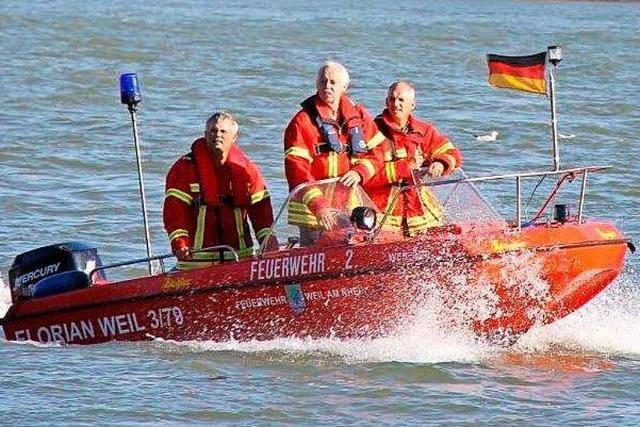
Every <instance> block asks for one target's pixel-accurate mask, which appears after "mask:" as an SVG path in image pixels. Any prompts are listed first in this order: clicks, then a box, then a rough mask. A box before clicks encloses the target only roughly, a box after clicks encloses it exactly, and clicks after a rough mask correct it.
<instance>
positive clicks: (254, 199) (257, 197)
mask: <svg viewBox="0 0 640 427" xmlns="http://www.w3.org/2000/svg"><path fill="white" fill-rule="evenodd" d="M269 196H270V194H269V190H267V189H265V190H262V191H258V192H257V193H253V194H252V195H251V204H252V205H255V204H256V203H258V202H259V201H261V200H264V199H266V198H267V197H269Z"/></svg>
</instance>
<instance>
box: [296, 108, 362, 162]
mask: <svg viewBox="0 0 640 427" xmlns="http://www.w3.org/2000/svg"><path fill="white" fill-rule="evenodd" d="M316 97H317V95H313V96H310V97H309V98H307V99H305V100H304V101H303V102H302V103H301V104H300V105H301V106H302V108H303V109H304V110H305V111H306V112H307V114H309V117H311V118H312V120H314V121H315V122H316V125H317V126H318V128H319V129H320V133H321V134H322V137H323V139H324V144H319V145H317V146H316V154H320V153H323V152H327V151H335V152H336V153H341V152H343V151H347V152H348V153H349V154H362V153H366V152H367V151H368V148H367V143H366V141H365V140H364V132H363V121H362V117H360V115H359V114H357V110H355V109H354V108H349V107H350V106H349V105H347V103H349V102H350V101H349V100H348V98H346V97H344V96H343V97H342V98H341V99H340V112H341V113H342V114H343V116H344V117H343V118H344V124H343V125H345V126H346V127H347V130H348V133H349V140H348V144H347V145H346V146H345V145H343V144H342V142H340V139H339V138H338V134H337V133H336V129H338V130H340V129H341V127H342V126H341V125H340V124H339V123H338V122H336V121H335V120H332V119H329V118H325V117H322V116H321V114H320V112H319V111H318V108H317V107H316ZM343 107H345V108H343Z"/></svg>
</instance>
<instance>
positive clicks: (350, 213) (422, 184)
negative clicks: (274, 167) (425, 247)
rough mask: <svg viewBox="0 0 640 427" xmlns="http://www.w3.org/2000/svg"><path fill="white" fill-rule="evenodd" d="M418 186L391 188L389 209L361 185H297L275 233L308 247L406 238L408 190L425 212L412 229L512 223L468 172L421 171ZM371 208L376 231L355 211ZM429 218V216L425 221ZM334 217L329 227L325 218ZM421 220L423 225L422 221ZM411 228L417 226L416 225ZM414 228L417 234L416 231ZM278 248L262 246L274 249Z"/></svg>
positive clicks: (293, 244) (283, 241)
mask: <svg viewBox="0 0 640 427" xmlns="http://www.w3.org/2000/svg"><path fill="white" fill-rule="evenodd" d="M414 178H415V182H416V183H417V185H415V186H406V187H397V188H395V189H394V190H393V191H392V194H391V197H390V199H389V203H388V205H387V206H386V207H385V209H384V210H382V209H380V208H379V207H377V206H376V205H375V203H373V201H372V200H371V199H370V198H369V196H368V195H367V193H365V191H364V190H363V189H362V188H361V187H359V186H355V187H353V188H349V187H345V186H344V185H342V184H340V183H339V182H338V178H333V179H326V180H322V181H316V182H312V183H306V184H301V185H299V186H298V187H296V188H295V189H294V190H293V191H292V192H291V194H289V197H288V198H287V200H286V202H285V203H284V205H283V207H282V208H281V209H280V212H279V213H278V216H277V217H276V221H275V223H274V225H273V227H272V229H271V235H274V236H276V237H277V238H278V241H279V243H280V245H286V248H293V247H297V246H309V245H313V244H318V243H324V244H330V243H332V242H334V243H344V242H345V239H347V240H348V239H349V238H350V237H353V236H356V235H359V234H360V235H362V234H365V235H366V234H368V233H372V234H376V235H377V234H378V233H379V232H380V231H385V232H391V233H392V234H394V235H396V236H397V238H402V235H403V233H402V232H401V230H402V227H407V224H406V220H405V223H404V224H403V219H402V215H401V214H400V215H398V213H399V212H400V213H401V212H403V211H404V209H403V208H402V206H401V204H402V203H406V197H404V195H405V194H409V193H413V194H411V195H410V197H411V198H412V199H413V200H416V201H418V203H420V204H421V205H422V208H421V209H420V210H421V212H426V214H425V215H423V216H422V217H420V218H418V219H415V217H414V218H411V221H415V223H416V224H417V226H416V227H413V228H412V233H411V235H413V234H417V233H419V232H424V231H426V230H427V229H429V228H432V227H437V226H447V225H460V224H474V226H478V225H481V224H491V226H492V227H496V226H498V227H505V228H506V227H507V222H506V221H505V220H504V219H503V218H502V216H501V215H500V214H499V213H498V212H497V211H496V210H495V209H494V208H493V206H491V204H490V203H489V202H488V201H487V200H486V199H485V198H484V197H483V196H482V195H481V194H480V192H479V191H478V189H477V188H476V186H475V185H474V184H473V183H471V182H463V180H465V179H467V178H468V177H467V175H466V174H465V173H464V171H462V170H458V171H456V172H455V173H454V174H452V175H449V176H447V177H443V178H431V177H429V176H428V175H427V174H426V170H422V171H416V174H415V176H414ZM356 208H360V209H359V210H360V211H361V210H362V208H367V210H368V212H369V214H370V215H373V216H375V217H376V221H375V227H374V228H373V229H372V230H370V231H369V230H363V229H362V228H360V227H357V226H356V225H355V216H356V215H354V209H356ZM425 218H426V219H425ZM323 221H324V222H325V223H326V221H329V227H323V226H322V222H323ZM418 222H419V223H418ZM411 225H412V226H413V225H414V224H411ZM413 231H415V233H414V232H413ZM274 249H276V247H275V246H273V247H266V248H265V247H263V248H262V250H263V251H266V252H269V251H271V250H274Z"/></svg>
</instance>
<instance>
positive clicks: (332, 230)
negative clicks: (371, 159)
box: [262, 178, 381, 252]
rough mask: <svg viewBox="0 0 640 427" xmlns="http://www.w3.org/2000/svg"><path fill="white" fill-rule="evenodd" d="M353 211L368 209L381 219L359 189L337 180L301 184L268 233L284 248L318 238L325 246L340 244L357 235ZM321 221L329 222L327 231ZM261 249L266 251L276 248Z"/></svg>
mask: <svg viewBox="0 0 640 427" xmlns="http://www.w3.org/2000/svg"><path fill="white" fill-rule="evenodd" d="M355 208H367V209H368V210H370V211H369V212H373V213H375V215H377V216H378V217H380V216H381V213H380V211H379V210H378V209H377V208H376V205H375V204H374V203H373V202H372V201H371V199H370V198H369V196H368V195H367V194H366V193H365V192H364V190H363V189H362V188H361V187H360V186H357V185H356V186H354V187H352V188H349V187H345V186H344V185H342V184H340V183H339V182H338V178H332V179H325V180H321V181H315V182H310V183H305V184H301V185H299V186H298V187H296V188H294V189H293V191H291V193H290V194H289V197H288V198H287V200H286V201H285V203H284V205H283V206H282V208H281V209H280V212H279V213H278V216H277V217H276V220H275V223H274V225H273V227H272V228H271V234H272V235H275V236H276V237H277V238H278V241H279V242H280V244H281V245H283V244H285V245H286V247H287V248H292V247H297V246H308V245H312V244H316V243H318V240H320V239H322V240H323V241H324V242H325V243H329V242H331V241H332V240H333V241H336V242H343V241H344V239H345V237H348V236H349V235H355V234H358V233H359V232H360V231H358V230H357V229H356V227H355V226H354V224H352V220H351V219H352V215H353V211H354V209H355ZM323 221H325V222H326V221H328V222H329V224H328V225H329V226H330V227H329V229H328V230H327V227H323V226H322V225H321V223H322V222H323ZM372 231H373V230H372ZM262 249H263V251H267V252H268V251H270V250H272V249H275V248H268V247H267V248H262Z"/></svg>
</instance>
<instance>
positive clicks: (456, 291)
mask: <svg viewBox="0 0 640 427" xmlns="http://www.w3.org/2000/svg"><path fill="white" fill-rule="evenodd" d="M599 169H602V167H587V168H577V169H567V170H558V171H554V172H533V173H524V174H512V175H501V176H490V177H484V178H468V177H467V176H465V175H464V174H463V173H461V172H459V173H458V174H457V175H455V176H452V177H447V178H445V179H440V180H436V181H430V182H422V180H418V182H421V184H420V185H419V186H418V187H419V190H420V191H429V192H430V193H431V195H432V196H435V197H436V198H437V200H439V207H438V211H439V212H438V217H439V220H440V223H441V225H439V226H435V227H432V228H430V229H429V230H428V231H427V232H426V233H424V234H421V235H419V236H415V237H402V236H401V235H399V234H398V233H394V232H390V231H387V230H386V227H385V223H386V217H385V215H384V214H383V213H380V212H377V211H376V210H375V207H374V206H373V204H372V203H371V201H370V200H369V199H368V197H367V196H366V194H364V193H363V192H362V191H361V190H360V189H359V188H356V189H351V190H348V189H346V188H344V187H342V186H341V185H339V184H337V183H336V182H335V180H325V181H320V182H316V183H313V184H312V185H314V186H315V187H320V188H321V190H322V191H323V194H325V196H326V197H327V198H328V200H329V202H330V203H331V205H332V207H333V208H334V209H335V211H336V216H337V218H338V221H337V224H338V226H337V227H336V229H335V230H331V231H327V232H324V233H321V234H320V236H319V237H318V239H317V240H316V242H315V244H313V245H311V246H307V247H299V245H298V242H297V238H296V236H297V232H298V231H297V229H296V228H294V227H292V226H290V225H288V224H287V222H288V218H287V215H286V212H287V206H288V202H289V201H290V200H295V198H296V197H297V195H299V194H300V193H299V192H300V191H304V190H305V188H304V187H301V188H298V189H296V190H294V191H293V192H292V194H291V195H290V197H289V199H288V200H287V203H285V204H284V206H283V208H282V209H281V211H280V214H279V215H278V220H277V221H276V223H275V224H274V227H273V229H272V230H271V231H272V233H274V234H275V235H276V236H278V238H279V240H280V242H285V241H286V242H287V244H286V245H283V246H282V247H280V248H278V249H275V250H267V249H266V248H260V249H259V250H257V254H256V255H255V256H254V257H253V258H250V259H243V260H238V261H235V262H233V261H232V262H225V263H222V264H218V265H212V266H210V267H206V268H201V269H197V270H191V271H170V272H162V273H160V274H156V275H149V276H146V277H140V278H135V279H129V280H122V281H116V282H109V281H107V280H106V278H105V277H106V275H107V273H109V271H110V270H112V269H115V268H117V267H121V266H123V265H129V264H133V263H136V262H147V261H148V258H145V259H142V260H134V261H129V262H125V263H118V264H112V265H101V263H100V259H99V257H98V255H97V251H96V249H95V248H93V247H90V246H88V245H82V244H78V243H69V244H61V245H53V246H49V247H45V248H40V249H36V250H35V251H31V252H28V253H25V254H23V255H21V256H19V257H17V258H16V261H15V262H14V266H13V268H12V270H11V271H10V282H11V283H10V285H11V288H12V297H13V305H12V306H11V307H10V308H9V310H8V312H7V313H6V315H5V317H4V318H3V319H2V320H1V323H2V327H3V328H4V332H5V335H6V338H7V339H8V340H12V341H13V340H17V341H25V340H31V341H37V342H42V343H53V342H57V343H67V344H93V343H100V342H105V341H111V340H123V341H137V340H149V339H153V338H162V339H166V340H176V341H187V340H212V341H229V340H239V341H246V340H271V339H275V338H288V337H298V338H322V337H335V338H371V337H379V336H385V335H389V334H393V333H394V332H395V331H396V330H398V329H399V328H403V327H404V326H406V325H407V323H408V322H411V320H412V318H413V316H414V315H415V313H416V312H417V311H418V310H421V309H422V308H423V307H424V304H425V302H426V301H428V300H429V299H432V298H438V299H439V301H440V302H441V304H440V305H439V307H440V308H439V310H440V311H441V312H440V313H439V315H440V316H442V317H443V320H444V322H445V323H448V322H450V323H451V325H452V326H455V327H465V328H470V329H472V330H473V331H475V332H477V333H479V334H485V335H491V336H495V335H499V336H502V335H504V334H512V335H510V336H512V337H517V336H518V335H519V334H522V333H524V332H526V331H527V330H529V329H530V328H531V327H532V326H534V325H542V324H546V323H550V322H553V321H555V320H557V319H559V318H561V317H563V316H566V315H567V314H569V313H571V312H573V311H575V310H577V309H579V308H580V307H582V306H583V305H584V304H585V303H587V302H588V301H589V300H591V299H592V298H593V297H594V296H596V295H597V294H598V293H599V292H601V291H602V290H603V289H604V288H605V287H606V286H607V285H609V284H610V283H611V282H612V281H613V280H614V279H615V278H616V277H617V276H618V275H619V274H620V272H621V270H622V268H623V264H624V258H625V255H626V251H627V249H628V248H633V245H632V244H631V243H630V242H629V241H628V240H627V239H625V237H624V236H623V235H622V234H621V233H620V231H618V230H617V229H616V227H614V226H613V225H612V224H610V223H608V222H601V221H593V220H586V219H585V218H583V210H584V209H583V208H584V200H585V194H584V193H585V189H586V180H587V175H588V172H593V171H597V170H599ZM550 175H553V176H558V177H559V178H558V180H557V183H556V185H555V187H554V188H553V189H552V191H551V194H550V195H549V196H548V197H547V198H546V199H544V202H543V203H542V204H541V207H540V209H539V210H538V212H537V213H536V214H535V215H534V216H533V218H532V219H531V220H529V221H524V220H523V218H522V216H523V215H522V213H521V205H522V203H521V198H520V183H521V181H522V180H523V179H525V178H530V177H543V176H550ZM576 177H582V179H581V180H574V179H573V178H576ZM497 179H510V180H515V182H516V184H517V185H516V188H517V191H516V197H515V199H516V203H515V215H514V216H515V219H514V220H513V221H510V222H507V221H505V220H504V219H503V218H502V217H501V216H500V215H499V214H498V213H497V212H496V211H495V209H494V208H493V207H492V206H491V205H490V204H489V203H488V202H487V201H486V200H485V199H484V198H483V197H482V195H481V194H480V193H479V191H478V189H477V187H476V184H475V183H476V182H487V181H494V180H497ZM570 181H575V182H581V186H580V189H579V194H578V203H577V213H576V215H571V214H570V213H569V212H567V205H566V204H561V203H556V202H557V201H558V200H560V199H561V197H560V195H561V192H560V188H561V187H564V185H565V184H566V183H568V182H570ZM402 191H404V190H402ZM328 195H331V196H328ZM552 205H553V207H552ZM265 240H268V239H265ZM210 250H216V251H225V250H231V249H230V248H224V247H216V248H210ZM231 251H232V250H231ZM168 256H169V255H163V256H159V257H153V259H154V260H160V261H162V260H163V259H164V258H167V257H168ZM525 266H526V268H523V267H525ZM63 270H64V271H63Z"/></svg>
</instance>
